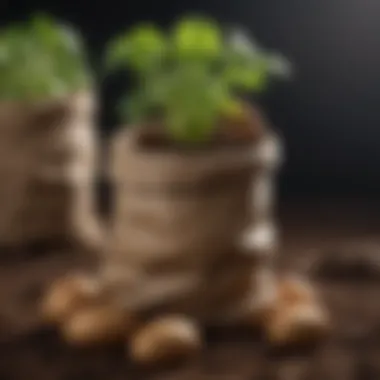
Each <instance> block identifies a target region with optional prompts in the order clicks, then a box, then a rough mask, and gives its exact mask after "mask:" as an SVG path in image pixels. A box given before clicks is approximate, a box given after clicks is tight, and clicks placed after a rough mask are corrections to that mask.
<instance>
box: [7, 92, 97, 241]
mask: <svg viewBox="0 0 380 380" xmlns="http://www.w3.org/2000/svg"><path fill="white" fill-rule="evenodd" d="M94 112H95V105H94V99H92V97H91V96H90V94H75V95H72V96H68V97H67V98H62V99H54V100H49V101H45V102H36V103H31V102H30V103H28V102H24V103H23V102H2V103H0V154H1V159H0V179H1V182H0V202H1V204H0V208H1V213H0V245H2V246H25V245H28V244H31V243H35V242H43V241H58V240H59V241H68V240H70V239H76V240H80V241H81V242H83V243H84V244H86V245H87V244H89V245H91V246H93V245H97V244H99V241H97V240H99V239H100V233H101V229H100V225H99V220H98V219H97V216H96V213H95V208H94V207H95V204H94V199H93V196H94V193H93V191H94V190H93V185H94V182H95V176H96V166H97V138H96V136H95V130H94V124H93V118H94Z"/></svg>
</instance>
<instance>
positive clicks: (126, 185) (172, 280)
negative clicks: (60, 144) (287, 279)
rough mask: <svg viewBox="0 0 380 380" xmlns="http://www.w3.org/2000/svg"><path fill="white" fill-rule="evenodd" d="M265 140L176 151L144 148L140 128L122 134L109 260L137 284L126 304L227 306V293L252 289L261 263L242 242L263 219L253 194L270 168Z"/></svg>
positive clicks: (117, 144) (114, 172) (115, 160)
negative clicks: (264, 151) (244, 249)
mask: <svg viewBox="0 0 380 380" xmlns="http://www.w3.org/2000/svg"><path fill="white" fill-rule="evenodd" d="M262 141H263V140H261V141H259V142H257V143H255V144H246V145H243V146H236V147H232V146H231V147H219V148H212V149H205V150H199V151H187V152H186V151H178V152H176V151H174V150H170V149H168V150H165V149H163V150H162V149H161V150H151V149H147V148H145V147H144V146H142V144H141V138H140V130H139V129H134V128H130V129H124V130H122V131H120V132H119V134H118V135H117V136H116V137H115V139H114V144H113V150H112V156H111V168H110V169H111V176H112V183H113V187H114V205H113V218H112V226H111V233H110V240H109V245H108V250H107V255H106V257H105V261H106V263H105V265H106V266H108V267H109V268H112V267H113V268H115V269H114V271H113V275H114V276H115V277H117V275H116V274H115V273H116V272H117V273H118V276H119V279H120V281H121V282H123V279H124V280H125V282H128V281H130V283H129V285H128V286H130V288H129V289H132V288H133V289H134V290H131V291H128V286H127V285H126V288H125V289H124V291H123V292H122V297H123V298H124V301H125V303H126V304H128V303H130V304H134V302H136V305H137V304H139V298H140V301H141V304H145V306H146V305H148V304H149V303H150V302H152V303H156V304H157V303H158V304H159V303H160V301H159V300H161V301H162V304H165V303H169V304H170V303H171V301H172V299H175V302H174V309H173V310H174V311H186V312H193V311H194V312H196V311H195V310H198V311H199V310H201V309H202V310H203V311H204V310H205V309H206V306H210V307H211V308H212V304H213V302H214V306H215V302H216V303H218V304H219V305H225V304H226V302H227V301H226V299H225V297H227V293H230V301H231V300H232V299H234V300H235V301H236V302H239V300H238V297H237V294H236V293H239V294H241V295H242V294H243V291H242V287H243V288H245V289H246V291H249V286H250V285H249V284H250V283H251V277H252V270H253V269H252V268H253V267H254V266H255V265H257V264H256V262H255V261H254V260H252V257H253V256H252V255H245V253H244V252H241V251H240V250H239V247H241V245H240V240H241V236H242V234H243V233H244V231H247V229H249V228H251V227H252V226H253V225H255V224H256V223H257V222H258V220H256V219H257V218H256V213H255V207H254V205H253V204H252V193H253V191H254V188H255V185H256V183H257V181H258V179H259V178H261V176H262V175H263V173H266V170H265V168H266V167H267V163H266V162H265V157H264V156H263V155H261V152H262V149H260V144H261V143H262ZM250 253H252V252H250ZM111 272H112V269H110V273H111ZM126 279H128V281H126ZM212 279H213V280H212ZM131 284H132V285H131ZM201 289H202V290H201ZM228 289H229V290H230V292H228V291H227V290H228ZM232 289H237V290H235V292H234V291H232ZM144 293H145V294H144ZM185 293H186V296H185ZM128 297H130V300H128ZM171 297H173V298H171ZM131 299H134V300H135V301H131ZM143 299H145V301H142V300H143ZM168 300H169V302H168ZM235 301H234V302H235ZM227 303H228V302H227ZM171 306H173V305H171ZM171 306H170V305H165V307H166V308H167V307H171ZM137 307H138V306H137ZM223 307H224V306H223ZM214 309H215V308H214Z"/></svg>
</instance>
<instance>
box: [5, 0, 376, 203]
mask: <svg viewBox="0 0 380 380" xmlns="http://www.w3.org/2000/svg"><path fill="white" fill-rule="evenodd" d="M36 10H42V11H47V12H49V13H52V14H53V15H55V16H57V17H59V18H60V19H62V20H66V21H69V22H71V23H74V24H75V25H77V26H78V27H79V28H80V30H81V31H82V32H83V34H84V35H85V36H86V39H87V41H88V44H89V48H90V53H91V57H92V60H93V62H98V60H99V58H100V56H101V53H102V49H103V47H104V43H105V42H106V41H107V39H108V38H109V37H111V36H112V35H114V34H115V33H117V32H118V31H120V30H122V29H123V28H126V27H128V26H130V25H131V24H133V23H134V22H138V21H150V20H152V21H156V22H158V23H160V24H162V25H163V26H165V25H170V23H171V22H172V21H173V20H175V19H176V18H177V17H178V16H180V15H182V14H185V13H188V12H197V13H202V14H206V15H210V16H213V17H215V18H217V19H218V20H220V21H222V22H225V23H228V24H237V25H240V26H243V27H246V28H247V29H248V30H250V31H251V32H252V33H253V34H254V35H255V36H256V37H257V39H258V40H259V41H260V42H261V43H262V45H264V46H265V47H267V48H271V49H275V50H279V51H280V52H282V53H284V54H285V55H286V56H287V57H288V58H289V59H290V60H291V61H292V62H293V64H294V67H295V70H296V76H295V79H294V80H293V82H291V83H290V84H279V85H276V87H274V88H272V90H271V91H270V92H269V93H268V94H266V95H265V96H263V98H262V103H263V106H264V107H265V109H266V111H267V113H268V115H269V117H270V119H271V120H272V122H273V123H274V124H275V125H276V126H277V128H278V130H280V131H281V133H282V135H283V136H284V138H285V141H286V150H287V163H286V165H285V168H284V170H283V174H282V177H281V193H282V195H286V196H301V195H314V194H315V195H320V196H323V197H327V196H338V197H344V196H357V197H372V196H375V197H376V196H377V195H378V194H380V171H379V169H378V166H379V164H380V151H379V149H378V148H379V146H380V144H379V141H380V108H379V105H380V22H379V21H380V1H378V0H307V1H301V0H256V1H254V0H224V1H223V0H203V1H201V0H179V1H166V0H165V1H164V0H161V1H155V0H151V1H148V0H137V1H133V2H131V1H121V0H118V1H116V0H108V1H91V0H87V1H85V0H82V1H80V0H77V1H68V0H67V1H59V2H58V1H55V2H54V1H52V0H50V1H42V0H39V1H38V0H35V1H32V0H31V1H17V0H10V1H7V0H5V1H4V0H2V1H1V2H0V21H1V24H2V25H3V24H5V23H7V22H10V21H13V20H21V19H25V18H26V17H27V16H28V15H29V14H31V13H32V12H34V11H36ZM119 92H120V84H119V80H118V79H114V80H107V81H106V82H105V83H103V85H102V98H103V104H104V110H103V117H102V119H103V120H102V123H101V124H102V125H103V126H107V128H105V127H103V130H104V131H105V132H106V133H108V132H110V131H111V129H112V127H113V126H114V125H116V124H117V119H116V117H115V113H114V111H113V104H114V103H115V99H116V98H117V95H118V93H119Z"/></svg>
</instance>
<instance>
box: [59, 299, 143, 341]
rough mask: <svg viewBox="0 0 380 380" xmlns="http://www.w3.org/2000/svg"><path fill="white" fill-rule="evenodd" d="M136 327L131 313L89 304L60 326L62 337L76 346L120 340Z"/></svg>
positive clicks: (111, 307)
mask: <svg viewBox="0 0 380 380" xmlns="http://www.w3.org/2000/svg"><path fill="white" fill-rule="evenodd" d="M135 327H136V321H135V319H134V318H133V317H132V315H130V314H128V313H127V312H125V311H123V310H121V309H119V308H116V307H113V306H89V307H87V308H83V309H81V310H79V311H77V312H76V313H74V314H73V315H72V316H71V317H70V318H69V319H68V320H67V321H66V323H64V324H63V326H62V330H61V332H62V336H63V337H64V339H65V340H66V341H67V342H68V343H70V344H72V345H76V346H92V345H99V344H108V343H114V342H118V341H120V342H122V341H123V339H125V337H126V335H128V334H129V333H130V332H131V331H133V329H135Z"/></svg>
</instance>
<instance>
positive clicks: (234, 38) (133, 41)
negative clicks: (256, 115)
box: [106, 17, 290, 143]
mask: <svg viewBox="0 0 380 380" xmlns="http://www.w3.org/2000/svg"><path fill="white" fill-rule="evenodd" d="M228 37H229V38H226V36H225V35H224V33H223V32H222V30H221V29H220V27H219V26H218V24H217V23H215V22H214V21H213V20H208V19H206V18H201V17H188V18H185V19H182V20H180V21H179V22H178V23H177V24H176V25H175V26H174V28H173V29H172V30H171V32H170V33H169V34H168V35H165V34H164V33H162V32H161V31H160V30H158V29H157V28H155V27H153V26H152V25H149V24H143V25H140V26H137V27H135V28H133V29H132V30H131V31H130V32H126V33H123V34H122V35H120V36H118V37H117V38H116V39H115V40H113V41H112V42H111V43H110V44H109V46H108V51H107V54H106V61H107V67H108V68H110V69H111V70H112V69H114V68H123V69H128V70H131V71H132V73H133V74H134V78H135V79H136V80H137V85H138V86H137V90H136V91H134V92H133V93H132V94H131V95H130V96H129V97H128V99H129V101H128V102H125V101H124V102H123V105H122V106H121V108H122V110H123V116H125V115H127V114H128V112H129V116H130V117H132V119H133V121H134V122H136V123H139V122H144V121H146V120H147V119H149V118H150V117H152V115H154V114H155V113H157V110H159V115H160V118H161V120H162V121H163V122H164V125H165V127H166V130H167V132H168V133H169V135H170V136H171V138H173V139H175V140H176V141H182V142H191V143H199V142H203V141H207V140H208V139H210V138H211V136H212V135H213V133H214V132H215V128H216V127H217V125H218V120H219V119H220V118H222V117H225V116H227V117H239V116H241V115H242V113H243V105H242V102H241V101H240V99H239V97H238V95H237V94H238V93H239V94H240V93H241V92H243V93H244V92H247V93H250V92H261V91H263V90H265V89H266V88H267V86H268V84H269V82H270V79H271V78H272V77H274V76H277V77H288V76H289V75H290V65H289V64H288V62H287V61H286V60H285V59H283V58H282V57H281V56H279V55H274V54H269V53H267V52H265V51H263V50H262V49H261V48H260V47H259V46H258V45H257V44H256V43H255V42H254V41H252V40H250V39H248V38H247V37H246V35H245V34H243V33H241V32H234V33H232V35H230V36H228ZM126 111H127V112H126Z"/></svg>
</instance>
